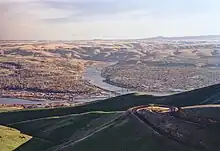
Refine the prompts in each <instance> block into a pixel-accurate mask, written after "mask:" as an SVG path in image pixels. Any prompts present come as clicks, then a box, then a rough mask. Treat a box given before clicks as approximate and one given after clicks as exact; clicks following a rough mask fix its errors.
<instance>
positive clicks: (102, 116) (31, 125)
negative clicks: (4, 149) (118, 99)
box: [9, 112, 121, 151]
mask: <svg viewBox="0 0 220 151" xmlns="http://www.w3.org/2000/svg"><path fill="white" fill-rule="evenodd" d="M120 114H121V113H117V112H116V113H115V112H107V113H105V112H90V113H86V114H84V113H83V114H77V115H74V114H73V115H68V116H63V117H50V118H43V119H37V120H29V121H23V122H19V123H14V124H11V125H9V126H10V127H13V128H16V129H19V130H21V131H22V132H23V133H25V134H29V135H31V136H33V138H34V139H33V140H31V141H30V143H28V144H25V145H23V146H21V147H20V148H19V149H20V150H22V151H26V150H27V151H29V150H31V151H35V150H36V151H39V150H45V149H48V148H51V147H53V146H57V145H59V144H62V143H64V142H66V141H68V140H72V141H74V140H77V139H79V138H81V137H84V136H86V135H88V134H89V133H91V132H93V131H95V130H96V129H97V128H99V127H101V126H102V125H104V124H105V123H107V122H108V121H110V120H112V119H114V118H116V117H117V116H119V115H120ZM41 143H43V145H42V147H41V146H39V145H38V147H37V148H35V147H33V145H31V144H41ZM31 146H32V147H33V148H31ZM30 148H31V149H30Z"/></svg>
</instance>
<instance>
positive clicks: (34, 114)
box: [0, 85, 220, 124]
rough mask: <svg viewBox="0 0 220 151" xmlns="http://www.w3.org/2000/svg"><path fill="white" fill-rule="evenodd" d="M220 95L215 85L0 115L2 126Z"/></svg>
mask: <svg viewBox="0 0 220 151" xmlns="http://www.w3.org/2000/svg"><path fill="white" fill-rule="evenodd" d="M219 93H220V85H214V86H210V87H207V88H202V89H198V90H194V91H190V92H185V93H181V94H176V95H172V96H165V97H154V96H147V95H136V94H129V95H124V96H119V97H115V98H110V99H107V100H101V101H97V102H93V103H90V104H87V105H82V106H77V107H69V108H56V109H39V110H26V111H17V112H16V111H15V112H7V113H2V114H0V119H1V121H0V124H10V123H14V122H19V121H24V120H31V119H37V118H44V117H50V116H63V115H68V114H79V113H84V112H90V111H125V110H127V109H129V108H131V107H134V106H138V105H145V104H149V103H154V104H165V105H173V106H178V107H180V106H192V105H198V104H200V103H201V102H203V101H204V100H206V99H208V98H210V97H211V98H212V96H215V97H213V98H212V99H211V100H209V101H208V102H205V103H204V104H209V102H213V100H220V96H218V95H216V94H219ZM24 115H25V116H24Z"/></svg>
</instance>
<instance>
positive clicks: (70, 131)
mask: <svg viewBox="0 0 220 151" xmlns="http://www.w3.org/2000/svg"><path fill="white" fill-rule="evenodd" d="M219 92H220V85H214V86H210V87H207V88H203V89H199V90H194V91H191V92H186V93H182V94H176V95H172V96H166V97H155V96H147V95H139V94H129V95H124V96H119V97H115V98H110V99H107V100H101V101H96V102H92V103H90V104H86V105H82V106H76V107H69V108H55V109H37V110H21V111H11V112H3V113H0V124H2V125H5V126H8V127H12V128H16V129H18V130H20V131H21V132H22V133H25V134H28V135H30V136H32V137H33V138H32V139H31V140H29V141H28V142H26V143H25V144H23V145H21V146H20V147H18V148H17V149H16V150H21V151H30V150H31V151H39V150H41V151H44V150H48V151H49V150H50V151H52V150H64V151H70V150H74V151H103V150H105V151H161V150H165V151H176V150H179V151H185V150H188V151H196V150H198V149H197V148H193V147H192V146H190V145H187V144H183V143H181V142H178V141H176V140H173V139H170V138H169V137H167V136H164V135H161V134H160V133H158V132H157V131H155V130H154V129H152V127H150V126H149V125H146V124H145V123H143V122H142V121H140V120H138V119H137V118H135V116H134V115H132V114H131V113H130V112H129V111H127V110H128V109H129V108H131V107H135V106H139V105H146V104H166V105H172V106H177V107H181V106H192V105H199V106H196V107H184V108H183V112H184V114H181V115H180V117H182V118H185V117H186V118H187V119H189V120H192V121H193V120H195V119H196V120H197V119H198V118H204V119H212V120H214V121H220V118H219V117H218V115H219V113H220V107H219V106H212V107H211V106H208V107H201V106H200V104H210V103H212V104H216V103H218V100H219V99H220V97H219ZM180 121H181V120H180ZM202 122H203V121H202ZM188 124H189V125H188V127H190V124H193V125H195V124H194V123H193V122H192V123H190V122H189V123H188ZM177 125H178V123H177ZM209 126H211V127H212V129H213V130H210V129H209V128H207V127H206V128H204V129H202V130H200V131H198V132H201V134H202V135H201V136H207V138H208V140H206V141H207V144H209V145H210V144H211V145H213V146H214V147H213V146H211V147H212V151H217V150H215V149H216V148H215V147H216V146H215V145H216V144H218V143H219V142H218V139H217V138H218V135H219V134H218V133H215V131H219V128H218V127H219V123H218V122H217V123H214V124H211V125H209ZM219 132H220V131H219ZM0 134H1V133H0ZM194 136H195V135H193V137H194ZM210 138H211V139H210ZM209 140H211V142H209ZM6 144H7V143H6ZM0 148H1V147H0ZM206 150H207V151H208V149H207V148H205V149H204V151H206Z"/></svg>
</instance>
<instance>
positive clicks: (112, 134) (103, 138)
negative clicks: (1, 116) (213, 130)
mask: <svg viewBox="0 0 220 151" xmlns="http://www.w3.org/2000/svg"><path fill="white" fill-rule="evenodd" d="M158 144H160V145H158ZM53 149H55V150H60V149H63V150H65V151H71V150H74V151H82V150H83V151H103V150H104V151H153V150H154V151H160V150H169V151H176V150H179V151H185V150H188V151H191V149H189V148H187V147H185V146H182V145H180V144H178V143H176V142H174V141H171V140H169V139H167V138H165V137H163V136H159V135H157V134H155V133H153V131H152V130H151V129H150V128H147V127H146V126H144V125H143V124H142V123H140V122H139V121H138V120H137V119H135V118H134V117H126V118H124V119H123V118H121V119H119V120H117V121H116V122H115V123H114V124H113V125H112V126H110V127H108V128H106V129H104V130H102V131H100V132H98V133H96V134H94V135H92V136H91V137H88V138H87V139H85V140H83V141H79V142H78V143H72V142H70V143H69V144H63V146H62V147H61V148H59V147H57V148H53ZM51 151H52V150H51Z"/></svg>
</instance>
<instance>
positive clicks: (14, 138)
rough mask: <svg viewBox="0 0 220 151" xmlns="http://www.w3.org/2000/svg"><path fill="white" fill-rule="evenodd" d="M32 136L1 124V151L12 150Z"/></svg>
mask: <svg viewBox="0 0 220 151" xmlns="http://www.w3.org/2000/svg"><path fill="white" fill-rule="evenodd" d="M30 138H31V137H30V136H28V135H24V134H21V133H20V132H19V131H18V130H15V129H12V128H9V127H4V126H0V151H11V150H14V149H16V148H17V147H18V146H20V145H21V144H23V143H25V142H26V141H28V140H29V139H30Z"/></svg>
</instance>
